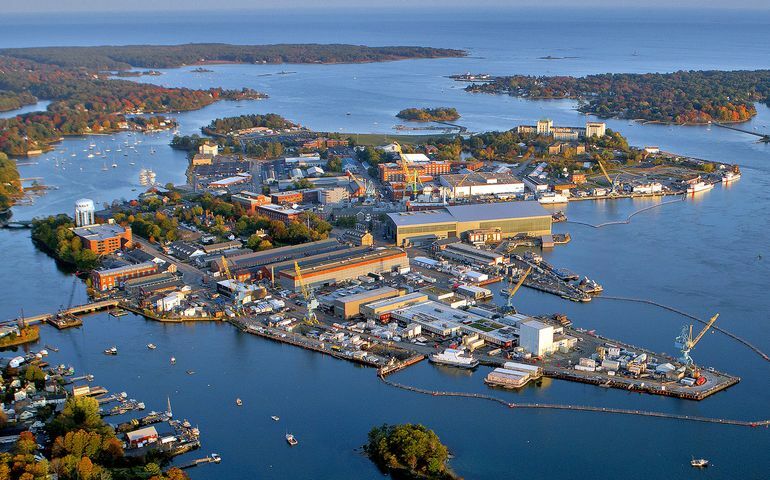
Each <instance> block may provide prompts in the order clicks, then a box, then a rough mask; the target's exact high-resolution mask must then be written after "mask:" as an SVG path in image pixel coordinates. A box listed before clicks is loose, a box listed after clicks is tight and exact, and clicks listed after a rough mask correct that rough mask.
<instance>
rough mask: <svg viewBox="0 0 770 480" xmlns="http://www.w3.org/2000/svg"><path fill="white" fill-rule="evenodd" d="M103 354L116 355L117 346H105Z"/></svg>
mask: <svg viewBox="0 0 770 480" xmlns="http://www.w3.org/2000/svg"><path fill="white" fill-rule="evenodd" d="M104 354H105V355H117V354H118V348H117V347H115V346H112V347H110V348H107V349H105V350H104Z"/></svg>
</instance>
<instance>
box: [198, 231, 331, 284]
mask: <svg viewBox="0 0 770 480" xmlns="http://www.w3.org/2000/svg"><path fill="white" fill-rule="evenodd" d="M341 248H342V244H340V242H338V241H337V240H336V239H334V238H329V239H326V240H318V241H316V242H308V243H302V244H299V245H289V246H286V247H279V248H271V249H270V250H265V251H262V252H249V253H246V254H242V255H232V256H227V263H228V266H229V268H230V270H231V271H232V272H233V273H235V272H236V271H240V270H249V271H250V272H251V273H252V275H251V276H252V277H255V278H257V277H262V276H267V275H270V271H271V268H270V267H269V265H271V264H277V263H279V262H287V261H288V262H291V261H294V260H298V259H302V258H305V257H311V256H314V255H319V254H323V253H327V252H336V251H339V250H340V249H341ZM211 270H212V271H213V272H221V271H222V270H223V265H222V261H221V258H218V259H216V260H214V261H213V262H212V263H211ZM260 271H261V272H262V273H264V274H265V275H263V274H262V273H260Z"/></svg>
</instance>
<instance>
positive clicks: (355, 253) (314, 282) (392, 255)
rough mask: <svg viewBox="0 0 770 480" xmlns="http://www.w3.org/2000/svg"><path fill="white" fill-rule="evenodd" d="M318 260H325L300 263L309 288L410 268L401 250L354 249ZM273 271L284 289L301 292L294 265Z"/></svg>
mask: <svg viewBox="0 0 770 480" xmlns="http://www.w3.org/2000/svg"><path fill="white" fill-rule="evenodd" d="M317 257H325V258H314V257H308V258H303V259H301V260H299V261H297V263H298V264H299V266H300V269H301V273H302V280H303V281H304V282H305V285H307V286H308V287H321V286H325V285H334V284H337V283H341V282H345V281H347V280H352V279H354V278H356V277H359V276H361V275H367V274H369V273H385V272H392V271H395V270H398V269H400V268H406V267H408V266H409V258H407V255H406V252H405V251H403V250H401V249H398V248H382V249H377V250H372V249H371V248H369V247H354V248H348V249H344V250H341V251H339V252H337V253H335V254H328V255H323V256H317ZM271 268H273V270H274V272H275V279H276V280H278V282H279V283H280V284H281V286H283V287H284V288H288V289H290V290H294V291H298V290H299V289H300V279H299V276H298V275H297V273H296V272H295V270H294V262H283V263H282V264H276V265H271Z"/></svg>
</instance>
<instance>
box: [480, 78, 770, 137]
mask: <svg viewBox="0 0 770 480" xmlns="http://www.w3.org/2000/svg"><path fill="white" fill-rule="evenodd" d="M466 90H467V91H470V92H483V93H501V94H508V95H513V96H516V97H525V98H533V99H547V98H570V99H575V100H578V101H579V107H578V109H579V110H580V111H581V112H583V113H591V114H594V115H597V116H599V117H603V118H611V117H615V118H623V119H634V120H644V121H652V122H661V123H676V124H704V123H708V122H744V121H747V120H749V119H751V118H752V117H753V116H754V115H756V113H757V111H756V108H755V106H754V103H755V102H762V103H766V104H767V103H770V70H755V71H748V70H740V71H714V70H712V71H679V72H673V73H645V74H631V73H616V74H612V73H606V74H601V75H588V76H585V77H569V76H542V77H535V76H526V75H515V76H506V77H496V78H495V79H494V81H492V82H490V83H486V84H473V85H469V86H468V87H466Z"/></svg>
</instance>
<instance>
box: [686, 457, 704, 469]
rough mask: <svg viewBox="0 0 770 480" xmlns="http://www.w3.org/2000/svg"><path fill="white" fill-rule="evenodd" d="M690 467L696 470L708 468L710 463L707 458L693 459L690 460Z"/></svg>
mask: <svg viewBox="0 0 770 480" xmlns="http://www.w3.org/2000/svg"><path fill="white" fill-rule="evenodd" d="M690 466H691V467H695V468H706V467H708V466H709V461H708V460H706V459H705V458H693V459H692V460H690Z"/></svg>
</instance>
